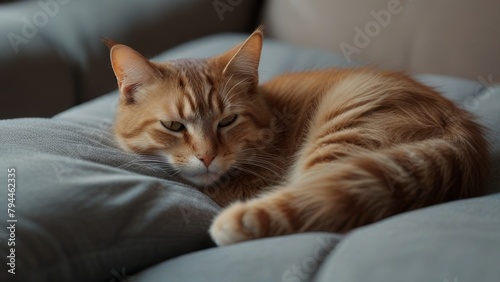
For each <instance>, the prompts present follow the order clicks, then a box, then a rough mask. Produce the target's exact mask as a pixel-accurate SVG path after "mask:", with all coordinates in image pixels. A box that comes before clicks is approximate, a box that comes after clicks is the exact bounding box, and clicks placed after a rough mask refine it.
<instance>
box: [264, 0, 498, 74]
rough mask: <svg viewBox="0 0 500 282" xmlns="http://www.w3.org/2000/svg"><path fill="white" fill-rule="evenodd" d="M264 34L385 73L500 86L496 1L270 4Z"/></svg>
mask: <svg viewBox="0 0 500 282" xmlns="http://www.w3.org/2000/svg"><path fill="white" fill-rule="evenodd" d="M266 5H267V7H266V8H265V14H264V22H265V24H266V31H267V34H268V35H270V36H272V37H276V38H279V39H282V40H285V41H289V42H293V43H298V44H302V45H308V46H313V47H318V48H322V49H327V50H331V51H334V52H338V53H341V54H344V56H345V57H346V58H348V59H351V60H361V61H364V62H368V63H371V64H374V65H377V66H380V67H383V68H390V69H397V70H404V71H408V72H410V73H437V74H444V75H452V76H458V77H463V78H469V79H473V80H477V79H481V78H487V77H490V79H493V80H497V81H500V31H499V28H500V1H498V0H476V1H472V0H464V1H455V0H440V1H435V0H419V1H417V0H413V1H412V0H401V1H400V0H370V1H365V0H308V1H299V0H290V1H282V0H269V1H267V4H266Z"/></svg>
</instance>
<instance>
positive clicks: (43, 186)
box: [0, 35, 500, 281]
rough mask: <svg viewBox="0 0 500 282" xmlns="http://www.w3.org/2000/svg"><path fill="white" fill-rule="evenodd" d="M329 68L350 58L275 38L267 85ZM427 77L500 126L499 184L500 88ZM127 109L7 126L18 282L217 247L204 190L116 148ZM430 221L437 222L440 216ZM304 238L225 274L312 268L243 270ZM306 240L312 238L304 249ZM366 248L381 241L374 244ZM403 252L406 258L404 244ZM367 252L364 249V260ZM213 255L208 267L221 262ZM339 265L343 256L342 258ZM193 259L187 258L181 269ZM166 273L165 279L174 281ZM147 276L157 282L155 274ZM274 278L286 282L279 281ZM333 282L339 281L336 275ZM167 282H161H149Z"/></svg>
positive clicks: (104, 276) (182, 50)
mask: <svg viewBox="0 0 500 282" xmlns="http://www.w3.org/2000/svg"><path fill="white" fill-rule="evenodd" d="M244 38H245V36H235V35H225V36H216V37H212V38H205V39H200V40H197V41H194V42H192V43H189V44H187V45H185V46H182V47H179V48H175V49H173V50H171V51H169V52H167V53H165V54H164V55H162V56H160V57H159V58H160V59H168V58H180V57H191V56H194V57H206V56H210V55H213V54H216V53H219V52H222V51H224V50H225V49H227V48H228V47H230V46H232V45H234V44H236V43H237V42H240V41H241V40H243V39H244ZM327 66H341V67H342V66H344V67H345V66H347V64H346V62H345V60H344V59H343V58H342V57H341V56H337V55H333V54H329V53H326V52H323V51H317V50H310V49H304V48H298V47H292V46H289V45H287V44H283V43H279V42H276V41H272V40H268V41H267V42H266V43H265V47H264V52H263V58H262V64H261V67H260V72H261V75H262V80H267V79H269V78H270V77H272V76H274V75H276V74H278V73H282V72H285V71H294V70H302V69H311V68H322V67H327ZM418 79H420V80H422V81H424V82H425V83H428V84H430V85H432V86H435V87H438V88H439V89H440V90H442V92H443V93H444V95H446V96H448V97H450V98H452V99H454V100H455V101H456V102H457V103H460V104H462V105H463V106H464V107H470V110H472V111H474V112H475V113H476V114H478V115H479V117H480V119H481V122H482V123H483V124H485V125H487V126H489V127H492V128H495V130H493V131H491V132H492V134H490V140H491V141H492V143H494V156H495V160H496V163H495V164H496V165H497V168H496V170H495V172H496V173H494V174H493V175H498V159H499V153H498V152H499V149H500V148H499V144H500V142H499V135H498V134H497V133H498V127H499V125H498V121H499V120H500V111H499V110H498V109H499V105H500V100H499V98H500V95H499V94H500V87H494V86H491V85H483V86H482V85H481V83H479V82H473V81H463V80H456V79H452V78H446V77H437V76H430V75H422V76H418ZM470 97H472V98H470ZM471 99H472V100H471ZM469 100H470V101H469ZM116 101H117V93H116V92H115V93H111V94H109V95H107V96H104V97H101V98H98V99H96V100H93V101H91V102H88V103H86V104H83V105H80V106H78V107H74V108H72V109H70V110H68V111H66V112H63V113H61V114H59V115H58V116H55V117H54V118H52V119H20V120H7V121H0V158H1V160H2V162H1V163H0V171H3V172H5V171H7V168H8V167H15V168H16V169H17V187H18V188H17V189H18V190H17V195H16V197H17V198H16V215H17V218H18V220H19V221H18V223H17V229H16V230H17V231H16V232H17V233H16V234H17V237H16V240H17V242H18V245H17V249H16V252H17V253H16V254H17V258H18V260H17V267H18V270H19V274H18V275H17V276H16V278H17V279H18V281H110V280H111V279H118V276H120V277H121V276H123V275H124V274H132V273H134V272H136V271H138V270H140V269H143V268H145V267H147V266H149V265H152V264H155V263H158V262H160V261H164V260H166V259H169V258H173V257H175V256H178V255H181V254H185V253H187V252H192V251H195V250H199V249H203V248H206V247H209V246H211V241H210V240H209V238H208V236H207V233H206V230H207V228H208V225H209V224H210V221H211V218H212V217H213V216H214V215H215V214H216V213H217V212H218V211H219V207H218V206H217V205H215V204H214V203H213V202H212V201H211V200H210V199H209V198H208V197H206V196H204V195H203V194H201V193H200V192H198V191H196V190H194V189H192V188H190V187H187V186H185V185H181V184H179V183H175V182H173V181H170V180H168V179H169V176H168V175H167V174H166V173H165V172H164V171H162V170H159V169H156V168H155V167H153V166H151V167H148V166H145V165H143V163H141V162H139V161H138V159H137V158H136V156H133V155H131V154H127V153H124V152H121V151H120V150H118V149H117V148H116V146H115V145H114V143H113V140H112V136H111V134H110V126H111V123H112V119H113V116H114V109H115V106H116ZM466 101H467V102H466ZM6 178H7V174H6V173H0V183H7V179H6ZM497 184H498V178H497V179H495V178H494V177H492V178H491V179H490V181H489V185H490V186H489V187H490V191H494V189H495V188H496V189H498V185H497ZM0 185H1V184H0ZM5 197H6V193H1V194H0V210H4V211H5V210H6V205H7V201H6V199H5ZM453 204H454V203H451V204H448V205H449V206H448V207H449V209H450V210H453V209H454V206H453ZM485 208H486V209H488V208H487V207H485ZM447 209H448V208H447ZM417 212H418V211H417ZM438 215H439V214H438ZM6 216H7V215H6V213H5V212H2V213H0V220H2V221H3V222H5V220H6ZM427 218H429V220H430V219H432V216H428V217H427ZM468 219H470V222H469V221H467V220H464V221H463V222H460V224H471V226H478V227H480V228H482V227H483V226H482V225H477V224H475V223H474V220H475V219H476V218H475V217H471V218H468ZM488 220H489V219H488ZM491 222H495V221H491ZM367 228H369V227H367ZM431 231H432V230H431ZM431 231H430V232H431ZM1 232H2V233H1V235H3V236H4V237H5V236H7V235H8V234H7V233H6V231H5V230H2V231H1ZM405 232H406V231H405ZM479 232H482V229H480V230H479ZM304 236H305V235H304ZM312 236H318V234H316V235H312ZM294 238H295V239H286V238H275V239H270V241H266V242H273V243H262V244H260V243H259V241H255V242H251V243H249V244H250V245H248V246H251V247H249V248H246V247H241V249H239V248H240V247H237V246H234V247H230V248H234V249H232V250H235V251H231V249H229V250H228V251H227V252H229V253H231V256H230V257H231V258H234V261H232V260H223V261H218V263H220V264H221V265H220V267H221V268H219V269H221V271H222V269H224V271H227V272H228V274H227V276H225V277H237V276H238V275H239V274H242V273H243V274H244V273H248V270H247V269H246V268H247V267H248V268H249V269H253V271H255V272H258V271H259V270H260V268H262V265H263V264H267V263H268V264H269V265H270V266H273V265H276V266H281V267H282V266H283V265H284V264H283V262H285V264H286V262H290V263H295V262H297V261H300V259H301V258H303V252H305V249H301V248H297V249H295V251H296V252H297V256H295V257H293V258H292V257H290V260H286V258H287V257H288V256H289V255H287V254H289V253H287V252H286V251H284V253H283V254H284V255H283V256H282V257H283V259H284V260H283V262H281V261H279V260H280V256H271V255H269V256H267V257H260V259H261V260H262V261H261V262H259V263H255V264H252V263H249V264H247V265H245V269H242V268H241V266H240V267H237V266H238V265H237V263H236V262H237V261H238V260H239V261H244V260H245V259H244V258H243V257H240V258H239V259H238V260H237V259H236V258H237V257H238V256H243V255H245V253H244V252H257V253H256V254H252V256H253V257H254V258H256V257H258V253H259V252H262V251H263V249H267V248H270V245H274V246H275V248H276V250H279V249H280V243H278V242H282V241H281V239H283V242H284V243H283V244H288V243H285V242H287V240H297V241H289V242H295V243H293V244H291V243H290V244H289V245H287V246H289V247H286V248H289V249H290V252H292V251H293V250H294V249H292V247H291V246H292V245H300V244H302V242H304V244H306V242H311V238H312V237H307V236H305V237H302V235H298V237H294ZM297 238H299V239H297ZM300 238H304V239H303V241H301V240H302V239H300ZM353 238H356V237H353ZM442 239H443V240H444V238H442ZM349 240H350V238H349V237H348V238H347V239H345V241H346V242H348V241H349ZM422 240H425V239H424V238H423V239H422ZM366 242H368V243H369V242H372V241H370V240H369V239H367V241H366ZM457 242H458V241H457ZM4 243H5V242H4V241H3V240H2V242H1V244H0V255H1V256H4V257H5V256H6V255H7V254H8V247H7V245H6V244H4ZM376 243H377V242H372V244H376ZM424 243H425V242H424ZM438 245H439V244H434V245H433V246H438ZM397 247H398V248H399V249H402V250H404V248H405V246H404V245H403V244H401V245H398V246H397ZM456 247H460V246H456ZM306 249H307V248H306ZM270 250H271V249H270ZM309 250H311V248H309ZM219 251H220V252H226V251H224V249H215V250H211V251H210V252H209V253H207V254H211V252H219ZM361 251H362V250H359V249H353V252H356V253H360V252H361ZM237 253H240V255H237ZM203 254H204V253H201V256H202V260H201V261H203V260H207V259H208V258H209V257H210V256H211V255H203ZM374 254H375V253H370V256H367V260H375V261H376V260H377V257H375V256H374ZM403 254H405V253H404V252H403ZM247 255H248V254H247ZM332 255H333V256H335V252H334V253H333V254H332ZM221 256H222V257H224V256H223V255H221ZM478 256H479V255H478ZM306 257H307V256H306ZM187 261H189V260H188V259H182V260H181V259H179V263H186V262H187ZM264 262H266V263H264ZM176 263H177V262H176ZM176 265H180V264H176ZM168 267H170V266H168ZM159 268H161V267H159ZM159 268H155V270H154V271H155V272H156V271H159V272H158V273H164V272H163V271H162V270H158V269H159ZM425 268H426V266H423V267H422V269H425ZM152 271H153V270H152ZM184 271H185V270H184ZM204 271H205V272H201V273H205V274H204V275H207V277H211V278H213V279H214V280H213V281H219V280H216V276H208V274H206V273H208V272H209V269H205V270H204ZM285 271H286V269H285ZM181 272H182V271H181ZM181 272H178V273H179V275H181V276H179V277H183V276H182V275H184V274H182V273H181ZM0 273H1V274H0V280H1V281H7V280H5V279H7V278H12V277H5V279H4V276H5V275H7V273H6V272H5V271H2V272H0ZM141 275H143V274H141ZM144 275H146V276H144V277H148V276H147V275H149V274H146V273H144ZM263 275H264V276H262V277H278V276H276V272H272V271H268V272H266V273H264V274H263ZM324 275H326V276H323V277H329V276H328V275H329V274H324ZM152 277H156V276H155V275H153V276H152ZM198 277H200V276H198ZM311 277H312V276H310V278H311ZM332 277H333V276H332ZM163 279H164V277H156V278H155V279H147V281H162V280H163ZM325 279H326V278H325ZM144 281H146V280H144ZM188 281H193V280H188ZM195 281H196V280H195ZM206 281H209V280H206ZM241 281H243V280H241ZM247 281H253V280H247ZM292 281H293V280H292Z"/></svg>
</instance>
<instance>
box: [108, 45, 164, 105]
mask: <svg viewBox="0 0 500 282" xmlns="http://www.w3.org/2000/svg"><path fill="white" fill-rule="evenodd" d="M107 44H108V46H109V47H110V48H111V50H110V56H111V65H112V67H113V71H114V72H115V76H116V80H117V81H118V88H119V89H120V93H121V94H122V97H124V98H125V99H126V101H127V102H130V103H133V102H134V101H135V96H134V94H135V92H136V91H137V90H138V89H139V87H140V86H141V85H142V84H144V83H147V82H150V81H152V80H153V79H155V78H157V77H158V76H159V72H158V69H157V68H156V67H155V66H154V65H153V64H152V63H151V62H150V61H148V60H147V59H146V58H144V57H143V56H142V55H141V54H139V52H137V51H135V50H134V49H132V48H130V47H128V46H125V45H122V44H116V43H114V42H111V43H109V41H108V42H107Z"/></svg>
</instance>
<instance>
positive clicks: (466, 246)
mask: <svg viewBox="0 0 500 282" xmlns="http://www.w3.org/2000/svg"><path fill="white" fill-rule="evenodd" d="M499 215H500V194H495V195H490V196H487V197H482V198H476V199H469V200H462V201H457V202H453V203H447V204H442V205H438V206H435V207H430V208H426V209H422V210H418V211H414V212H410V213H405V214H402V215H398V216H394V217H392V218H390V219H387V220H384V221H382V222H379V223H376V224H372V225H370V226H368V227H365V228H360V229H358V230H356V231H354V232H352V233H351V234H349V235H348V236H347V238H346V239H344V240H343V241H342V242H341V243H340V244H339V245H338V246H337V248H336V249H335V252H334V254H333V255H331V256H330V257H329V258H328V259H327V260H326V261H325V263H324V264H323V265H322V267H321V269H320V271H319V273H318V276H317V279H316V280H315V281H318V282H330V281H336V282H360V281H370V282H396V281H405V282H413V281H415V282H417V281H419V282H420V281H436V282H445V281H449V282H463V281H474V282H483V281H484V282H497V281H499V277H500V268H499V267H498V262H499V261H500V216H499Z"/></svg>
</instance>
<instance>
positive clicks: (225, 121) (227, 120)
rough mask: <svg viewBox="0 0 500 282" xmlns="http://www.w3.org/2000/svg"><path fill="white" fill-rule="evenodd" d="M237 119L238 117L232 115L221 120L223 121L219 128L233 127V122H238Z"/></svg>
mask: <svg viewBox="0 0 500 282" xmlns="http://www.w3.org/2000/svg"><path fill="white" fill-rule="evenodd" d="M237 117H238V115H230V116H227V117H225V118H223V119H221V121H219V127H226V126H229V125H231V124H232V123H233V122H235V121H236V118H237Z"/></svg>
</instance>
